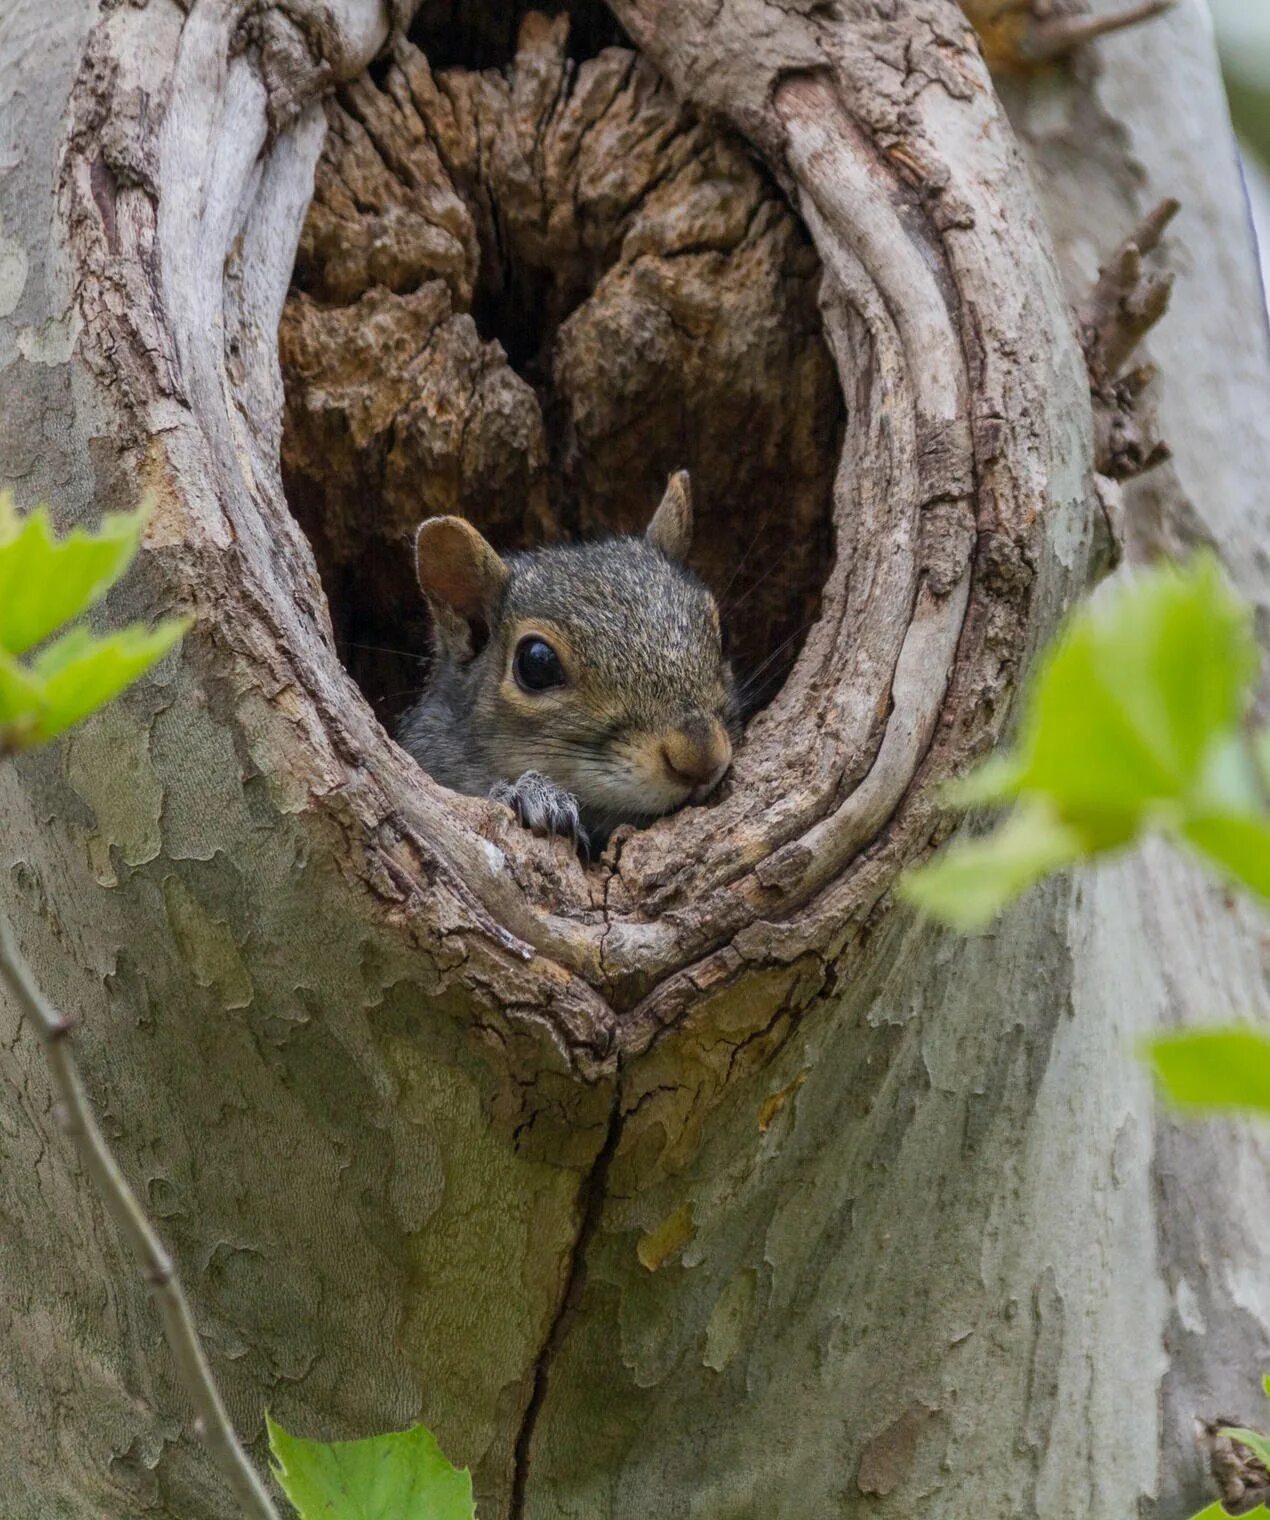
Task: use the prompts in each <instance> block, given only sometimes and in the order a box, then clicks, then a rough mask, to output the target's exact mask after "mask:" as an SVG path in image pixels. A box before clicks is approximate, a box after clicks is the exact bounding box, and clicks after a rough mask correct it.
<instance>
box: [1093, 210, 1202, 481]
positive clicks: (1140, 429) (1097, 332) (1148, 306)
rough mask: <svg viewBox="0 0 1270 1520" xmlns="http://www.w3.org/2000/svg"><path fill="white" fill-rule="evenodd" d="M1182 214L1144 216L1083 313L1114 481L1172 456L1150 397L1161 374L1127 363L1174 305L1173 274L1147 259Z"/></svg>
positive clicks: (1100, 442)
mask: <svg viewBox="0 0 1270 1520" xmlns="http://www.w3.org/2000/svg"><path fill="white" fill-rule="evenodd" d="M1177 209H1178V205H1177V202H1176V201H1174V200H1166V201H1161V202H1160V204H1159V205H1158V206H1156V208H1155V209H1154V210H1153V211H1152V212H1150V214H1149V215H1147V216H1146V217H1144V218H1143V220H1142V222H1141V224H1140V225H1139V226H1138V227H1137V228H1135V229H1134V231H1133V233H1132V234H1131V235H1130V236H1129V237H1127V238H1126V239H1125V240H1124V242H1123V243H1121V244H1120V246H1119V248H1117V249H1116V251H1115V252H1114V253H1113V254H1112V256H1111V258H1110V259H1109V260H1108V261H1107V263H1106V264H1105V265H1104V266H1103V268H1102V269H1101V270H1100V272H1099V275H1098V279H1097V282H1096V283H1095V285H1094V287H1093V289H1092V290H1091V291H1090V293H1089V295H1088V296H1087V297H1086V299H1085V300H1084V301H1083V302H1082V303H1081V307H1080V310H1079V313H1078V317H1079V321H1080V334H1081V342H1082V345H1083V346H1084V350H1085V359H1086V362H1087V364H1088V366H1089V386H1090V391H1091V393H1092V396H1093V403H1094V426H1095V445H1096V447H1095V462H1096V467H1097V469H1098V471H1099V473H1100V474H1102V475H1106V476H1109V477H1110V478H1111V479H1113V480H1128V479H1131V478H1132V477H1133V476H1135V475H1141V474H1143V473H1145V471H1147V470H1149V469H1152V468H1153V467H1154V466H1155V465H1157V464H1159V463H1161V461H1163V460H1165V459H1167V458H1168V457H1169V451H1168V447H1167V445H1166V444H1164V443H1163V442H1162V441H1161V440H1160V439H1159V437H1158V436H1157V434H1156V423H1155V417H1154V414H1153V411H1152V408H1151V407H1150V406H1149V404H1147V403H1146V402H1145V400H1144V396H1143V393H1144V392H1145V391H1146V389H1147V387H1148V386H1149V385H1150V383H1151V381H1152V379H1153V378H1154V376H1155V370H1154V368H1153V367H1152V366H1151V365H1149V364H1141V365H1138V366H1137V367H1136V368H1134V369H1130V370H1128V371H1126V370H1125V365H1126V364H1127V363H1128V362H1129V359H1130V358H1131V356H1132V354H1133V351H1134V350H1135V349H1136V348H1137V346H1138V344H1139V343H1140V342H1141V341H1142V339H1143V337H1144V336H1145V335H1146V334H1147V333H1148V332H1149V331H1150V330H1151V328H1152V327H1154V326H1155V324H1156V323H1157V322H1158V321H1159V320H1160V318H1161V317H1162V316H1163V315H1164V312H1165V311H1166V309H1167V308H1168V304H1169V297H1170V295H1171V294H1172V290H1173V277H1172V275H1169V274H1152V273H1150V272H1149V271H1148V270H1147V269H1146V268H1145V266H1144V264H1143V259H1144V256H1145V255H1148V254H1151V253H1154V252H1155V250H1156V249H1157V248H1158V247H1159V244H1160V239H1161V237H1162V236H1163V235H1164V229H1165V228H1166V227H1167V226H1168V224H1169V223H1170V222H1171V221H1172V220H1173V217H1174V216H1175V215H1176V214H1177Z"/></svg>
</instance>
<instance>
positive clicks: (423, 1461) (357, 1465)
mask: <svg viewBox="0 0 1270 1520" xmlns="http://www.w3.org/2000/svg"><path fill="white" fill-rule="evenodd" d="M268 1426H269V1445H270V1447H271V1448H272V1450H273V1454H274V1457H275V1458H276V1459H277V1465H276V1466H275V1467H274V1476H275V1477H276V1478H277V1480H278V1483H279V1486H280V1487H281V1488H282V1491H283V1493H285V1494H286V1496H287V1498H288V1499H290V1500H291V1502H292V1504H294V1505H295V1507H296V1510H297V1512H298V1513H299V1516H300V1520H474V1516H475V1514H476V1511H475V1508H474V1506H473V1503H472V1476H471V1474H470V1473H469V1472H468V1470H467V1469H466V1468H457V1467H454V1466H453V1465H452V1464H451V1463H450V1462H449V1461H447V1459H446V1457H445V1455H444V1453H443V1452H442V1450H441V1448H440V1447H439V1446H438V1445H437V1443H436V1440H435V1438H434V1437H433V1435H432V1433H431V1432H430V1431H428V1430H426V1429H425V1428H424V1427H423V1426H422V1425H416V1426H415V1427H414V1429H413V1430H403V1431H400V1432H397V1433H395V1434H392V1435H384V1436H371V1437H370V1438H369V1439H367V1440H364V1441H333V1442H330V1443H325V1442H322V1441H303V1440H300V1439H299V1438H297V1437H296V1436H292V1435H288V1434H287V1432H286V1431H285V1430H283V1428H282V1427H281V1426H280V1425H277V1424H275V1423H274V1422H273V1421H272V1420H269V1421H268Z"/></svg>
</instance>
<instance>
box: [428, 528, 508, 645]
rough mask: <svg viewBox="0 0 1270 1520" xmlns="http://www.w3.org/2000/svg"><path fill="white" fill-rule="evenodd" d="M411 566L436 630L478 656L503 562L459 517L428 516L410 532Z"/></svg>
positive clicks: (492, 611)
mask: <svg viewBox="0 0 1270 1520" xmlns="http://www.w3.org/2000/svg"><path fill="white" fill-rule="evenodd" d="M415 566H416V568H417V570H418V574H419V585H420V588H421V589H422V591H423V594H424V596H426V597H427V599H428V605H429V606H430V607H431V608H432V611H433V614H434V616H435V618H436V623H437V631H438V633H439V634H440V635H441V636H442V638H444V639H446V640H447V641H449V642H451V643H455V644H457V643H458V642H463V643H466V644H467V646H468V649H467V651H466V652H467V653H470V654H479V653H480V650H481V647H482V645H483V644H484V641H485V639H487V638H488V637H489V630H490V628H491V627H492V625H493V621H494V615H495V613H496V612H497V610H498V604H499V600H500V598H501V597H502V594H503V588H504V586H505V585H506V584H507V575H508V571H507V566H506V564H505V563H504V562H503V560H502V559H501V558H500V557H499V555H498V554H497V553H496V552H495V551H494V549H492V548H491V547H490V545H489V544H488V543H486V541H485V540H484V539H483V538H482V537H481V535H480V534H479V533H478V532H477V531H476V529H475V528H474V527H473V526H472V524H471V523H469V522H466V521H465V520H464V519H463V518H461V517H430V518H428V520H427V521H426V522H424V523H422V524H420V527H419V531H418V533H417V534H416V535H415Z"/></svg>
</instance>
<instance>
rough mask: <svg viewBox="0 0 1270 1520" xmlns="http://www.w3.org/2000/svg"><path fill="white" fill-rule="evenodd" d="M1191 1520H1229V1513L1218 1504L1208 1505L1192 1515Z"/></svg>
mask: <svg viewBox="0 0 1270 1520" xmlns="http://www.w3.org/2000/svg"><path fill="white" fill-rule="evenodd" d="M1191 1520H1230V1511H1229V1510H1228V1509H1223V1508H1222V1506H1221V1505H1220V1504H1209V1505H1206V1506H1205V1508H1203V1509H1201V1510H1199V1511H1198V1513H1196V1514H1194V1515H1192V1516H1191Z"/></svg>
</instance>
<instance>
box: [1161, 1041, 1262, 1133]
mask: <svg viewBox="0 0 1270 1520" xmlns="http://www.w3.org/2000/svg"><path fill="white" fill-rule="evenodd" d="M1146 1052H1147V1055H1148V1057H1149V1059H1150V1061H1151V1063H1152V1065H1153V1066H1154V1067H1155V1073H1156V1076H1157V1078H1158V1079H1159V1082H1160V1085H1161V1087H1163V1089H1164V1091H1165V1093H1166V1094H1167V1095H1168V1097H1169V1098H1170V1099H1172V1101H1173V1102H1174V1103H1178V1104H1182V1105H1185V1106H1187V1107H1203V1108H1251V1109H1256V1110H1259V1111H1260V1112H1263V1113H1268V1114H1270V1037H1268V1036H1266V1035H1264V1034H1261V1033H1259V1032H1258V1031H1257V1030H1255V1029H1250V1028H1247V1027H1246V1026H1236V1027H1234V1028H1228V1029H1190V1030H1182V1031H1179V1032H1178V1033H1176V1034H1167V1035H1160V1036H1158V1037H1157V1038H1155V1039H1153V1040H1150V1041H1148V1042H1147V1045H1146Z"/></svg>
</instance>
